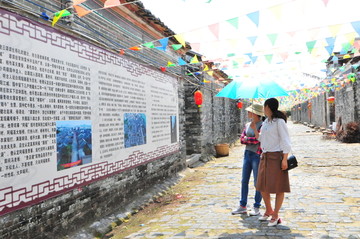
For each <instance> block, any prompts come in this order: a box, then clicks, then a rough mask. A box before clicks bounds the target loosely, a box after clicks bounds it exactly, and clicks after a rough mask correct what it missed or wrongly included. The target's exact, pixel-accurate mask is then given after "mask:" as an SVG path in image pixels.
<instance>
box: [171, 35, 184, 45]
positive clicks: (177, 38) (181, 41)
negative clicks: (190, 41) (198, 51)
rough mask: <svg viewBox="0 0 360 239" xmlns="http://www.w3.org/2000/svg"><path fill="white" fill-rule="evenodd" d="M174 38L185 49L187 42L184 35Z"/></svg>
mask: <svg viewBox="0 0 360 239" xmlns="http://www.w3.org/2000/svg"><path fill="white" fill-rule="evenodd" d="M174 37H175V39H176V40H177V41H178V42H179V43H180V44H181V45H183V46H184V47H185V46H186V43H185V40H184V38H183V36H182V35H180V34H177V35H175V36H174Z"/></svg>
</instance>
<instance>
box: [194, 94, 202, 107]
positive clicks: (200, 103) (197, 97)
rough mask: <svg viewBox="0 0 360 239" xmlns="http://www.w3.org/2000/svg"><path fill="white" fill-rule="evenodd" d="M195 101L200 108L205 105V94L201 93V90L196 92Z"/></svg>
mask: <svg viewBox="0 0 360 239" xmlns="http://www.w3.org/2000/svg"><path fill="white" fill-rule="evenodd" d="M194 100H195V104H197V106H198V107H201V105H202V103H203V94H202V93H201V91H199V90H197V91H195V93H194Z"/></svg>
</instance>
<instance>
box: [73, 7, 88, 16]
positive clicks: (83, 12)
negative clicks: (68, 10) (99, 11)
mask: <svg viewBox="0 0 360 239" xmlns="http://www.w3.org/2000/svg"><path fill="white" fill-rule="evenodd" d="M74 9H75V11H76V13H77V15H78V16H79V17H83V16H85V15H87V14H89V13H91V12H92V11H90V10H86V9H85V8H83V7H80V6H76V5H74Z"/></svg>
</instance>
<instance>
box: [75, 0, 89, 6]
mask: <svg viewBox="0 0 360 239" xmlns="http://www.w3.org/2000/svg"><path fill="white" fill-rule="evenodd" d="M83 2H86V0H73V6H76V5H79V4H81V3H83Z"/></svg>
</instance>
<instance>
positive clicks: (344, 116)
mask: <svg viewBox="0 0 360 239" xmlns="http://www.w3.org/2000/svg"><path fill="white" fill-rule="evenodd" d="M359 88H360V87H359V83H357V82H354V83H349V84H347V85H345V86H344V87H343V88H341V89H339V90H336V91H335V92H329V93H323V94H321V95H319V96H317V97H315V98H312V99H309V100H308V101H306V102H303V103H301V104H298V105H296V106H294V107H293V108H292V110H291V119H292V120H293V121H299V122H307V123H309V124H313V125H315V126H319V127H324V128H327V127H330V125H332V124H333V122H339V121H340V120H339V119H340V117H341V123H342V125H346V124H347V123H349V122H351V121H357V122H359V120H360V118H359V115H360V110H359V109H360V96H359V94H360V89H359ZM333 95H334V97H335V103H329V102H328V101H327V99H328V97H330V96H333ZM309 102H310V103H311V107H310V108H309Z"/></svg>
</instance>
